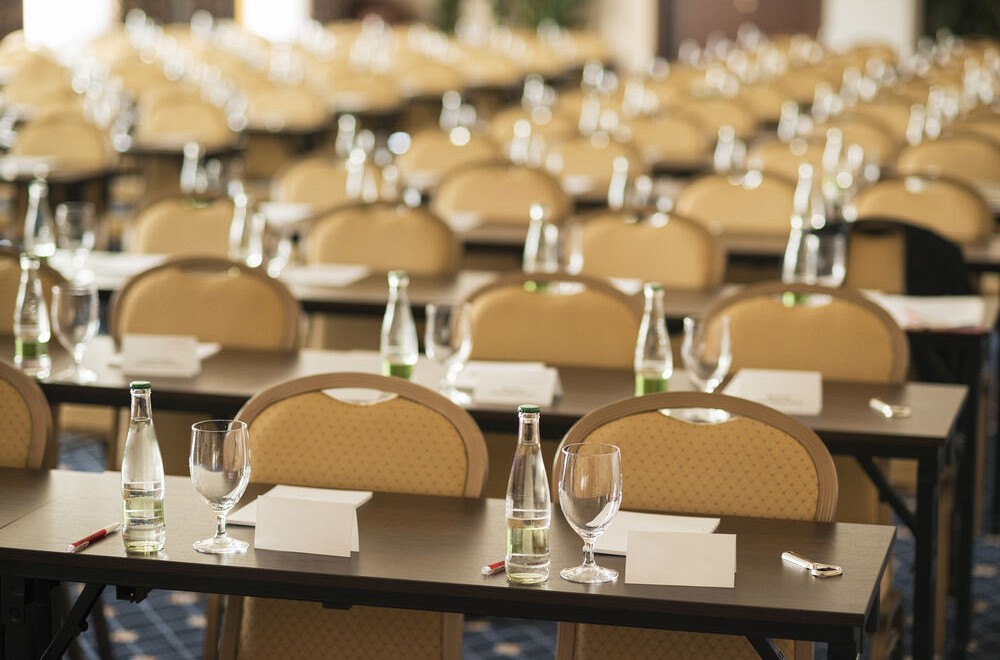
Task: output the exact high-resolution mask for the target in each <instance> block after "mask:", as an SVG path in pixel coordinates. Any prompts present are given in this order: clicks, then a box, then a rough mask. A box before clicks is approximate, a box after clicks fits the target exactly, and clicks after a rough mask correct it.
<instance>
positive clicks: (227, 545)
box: [191, 536, 250, 555]
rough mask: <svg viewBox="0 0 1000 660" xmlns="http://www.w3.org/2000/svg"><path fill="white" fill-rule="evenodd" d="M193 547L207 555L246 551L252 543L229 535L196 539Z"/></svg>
mask: <svg viewBox="0 0 1000 660" xmlns="http://www.w3.org/2000/svg"><path fill="white" fill-rule="evenodd" d="M191 547H192V548H194V549H195V550H197V551H198V552H204V553H205V554H207V555H233V554H238V553H240V552H246V551H247V548H249V547H250V544H249V543H247V542H246V541H240V540H238V539H234V538H232V537H229V536H213V537H212V538H210V539H204V540H202V541H195V542H194V543H192V544H191Z"/></svg>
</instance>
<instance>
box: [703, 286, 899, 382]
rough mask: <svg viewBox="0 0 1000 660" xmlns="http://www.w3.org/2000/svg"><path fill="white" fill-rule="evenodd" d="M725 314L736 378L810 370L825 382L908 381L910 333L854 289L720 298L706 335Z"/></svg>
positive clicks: (775, 290)
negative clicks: (754, 372) (747, 372)
mask: <svg viewBox="0 0 1000 660" xmlns="http://www.w3.org/2000/svg"><path fill="white" fill-rule="evenodd" d="M792 300H794V301H797V302H796V303H795V304H793V303H792V302H790V301H792ZM723 316H728V317H729V332H730V346H731V348H732V353H733V363H732V371H733V372H735V371H737V370H738V369H741V368H743V367H751V368H754V367H757V368H769V369H810V370H814V371H819V372H820V373H822V374H823V378H824V379H826V380H840V381H855V382H871V383H902V382H904V381H905V380H906V375H907V371H908V369H909V361H910V360H909V347H908V344H907V338H906V333H905V332H904V331H903V330H902V329H901V328H900V327H899V325H898V324H897V323H896V321H895V320H894V319H893V318H892V316H890V315H889V313H888V312H886V311H885V310H884V309H882V308H881V307H879V306H878V305H877V304H875V303H874V302H872V301H871V300H869V299H868V298H866V297H865V296H863V295H862V294H861V293H859V292H857V291H855V290H853V289H847V288H840V289H833V288H829V287H823V286H812V285H807V284H785V283H783V282H762V283H759V284H754V285H750V286H747V287H745V288H743V289H741V290H739V291H737V292H736V293H735V294H732V295H729V296H724V297H721V298H718V299H716V300H715V301H714V302H713V303H712V304H710V305H709V306H708V308H707V309H705V310H704V312H703V314H702V318H703V319H704V321H705V323H706V326H705V327H706V330H707V332H709V336H712V333H714V332H717V331H718V329H717V327H716V326H717V325H718V324H719V323H721V318H722V317H723Z"/></svg>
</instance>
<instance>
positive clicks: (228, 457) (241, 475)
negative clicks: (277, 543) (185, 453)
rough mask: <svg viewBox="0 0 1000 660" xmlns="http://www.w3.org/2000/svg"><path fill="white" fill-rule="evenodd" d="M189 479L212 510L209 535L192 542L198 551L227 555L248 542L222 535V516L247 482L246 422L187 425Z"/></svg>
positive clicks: (236, 499) (223, 518) (245, 547)
mask: <svg viewBox="0 0 1000 660" xmlns="http://www.w3.org/2000/svg"><path fill="white" fill-rule="evenodd" d="M188 465H189V466H190V468H191V482H192V483H193V484H194V487H195V488H196V489H197V490H198V493H199V494H200V495H201V499H203V500H204V501H205V503H206V504H208V506H209V508H211V509H212V511H214V512H215V517H216V521H217V524H216V530H215V536H213V537H212V538H208V539H204V540H201V541H195V542H194V543H193V544H192V545H193V547H194V549H195V550H197V551H198V552H204V553H207V554H216V555H227V554H233V553H238V552H245V551H246V549H247V547H248V545H249V544H247V543H246V542H245V541H240V540H237V539H234V538H231V537H229V536H228V535H227V534H226V516H227V515H228V514H229V512H230V510H232V508H233V507H234V506H236V503H237V502H239V501H240V498H241V497H243V491H245V490H246V488H247V482H249V481H250V438H249V434H248V432H247V425H246V422H240V421H236V420H231V419H210V420H206V421H203V422H197V423H195V424H192V425H191V455H190V458H189V461H188Z"/></svg>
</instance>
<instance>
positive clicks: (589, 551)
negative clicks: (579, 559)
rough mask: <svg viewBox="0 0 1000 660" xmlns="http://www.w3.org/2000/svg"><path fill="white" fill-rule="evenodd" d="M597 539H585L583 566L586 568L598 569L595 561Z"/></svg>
mask: <svg viewBox="0 0 1000 660" xmlns="http://www.w3.org/2000/svg"><path fill="white" fill-rule="evenodd" d="M595 542H596V539H583V566H584V567H585V568H596V567H597V562H595V561H594V543H595Z"/></svg>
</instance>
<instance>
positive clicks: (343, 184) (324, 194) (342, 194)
mask: <svg viewBox="0 0 1000 660" xmlns="http://www.w3.org/2000/svg"><path fill="white" fill-rule="evenodd" d="M366 168H367V169H366V171H365V176H366V177H370V178H372V179H373V180H374V177H375V176H376V175H377V172H376V170H375V168H374V167H373V166H371V165H370V164H366ZM348 178H349V174H348V170H347V166H346V165H345V164H344V163H343V162H338V161H335V160H332V159H330V158H326V157H323V156H306V157H304V158H298V159H295V160H292V161H289V162H288V163H287V164H286V165H285V166H284V167H282V168H281V169H279V170H278V171H277V172H276V173H275V175H274V178H273V179H272V180H271V199H273V200H274V201H276V202H289V203H292V204H309V205H311V206H313V207H314V208H316V209H332V208H336V207H338V206H342V205H344V204H351V203H354V202H355V201H356V200H355V199H353V198H352V197H351V194H350V193H349V192H348V190H347V187H348V186H347V182H348Z"/></svg>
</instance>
